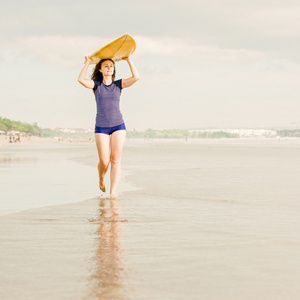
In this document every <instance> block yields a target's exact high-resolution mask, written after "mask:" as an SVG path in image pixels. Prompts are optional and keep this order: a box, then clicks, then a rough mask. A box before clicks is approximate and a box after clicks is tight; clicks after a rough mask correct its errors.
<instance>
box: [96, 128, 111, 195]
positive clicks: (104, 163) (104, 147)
mask: <svg viewBox="0 0 300 300" xmlns="http://www.w3.org/2000/svg"><path fill="white" fill-rule="evenodd" d="M95 141H96V146H97V150H98V156H99V163H98V172H99V188H100V190H101V191H102V192H105V191H106V188H105V181H104V177H105V174H106V172H107V170H108V166H109V162H110V149H109V148H110V136H109V135H107V134H103V133H95Z"/></svg>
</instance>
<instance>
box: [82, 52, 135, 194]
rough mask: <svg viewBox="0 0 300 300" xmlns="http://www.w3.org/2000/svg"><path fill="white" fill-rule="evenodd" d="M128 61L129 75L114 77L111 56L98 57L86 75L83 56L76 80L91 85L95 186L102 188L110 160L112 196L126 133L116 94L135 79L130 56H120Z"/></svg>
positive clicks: (119, 175)
mask: <svg viewBox="0 0 300 300" xmlns="http://www.w3.org/2000/svg"><path fill="white" fill-rule="evenodd" d="M124 60H126V61H127V62H128V65H129V67H130V70H131V74H132V76H131V77H130V78H127V79H119V80H116V81H115V75H116V70H115V63H114V61H113V60H111V59H102V60H100V62H99V63H98V64H97V65H96V66H95V69H94V71H93V74H92V77H91V79H86V78H85V77H86V72H87V69H88V67H89V65H90V63H91V61H92V60H91V59H90V58H89V57H88V56H86V57H85V64H84V67H83V69H82V70H81V72H80V74H79V77H78V81H79V82H80V83H81V84H82V85H83V86H84V87H86V88H88V89H93V91H94V94H95V98H96V103H97V116H96V126H95V141H96V146H97V150H98V156H99V163H98V172H99V187H100V190H101V191H103V192H105V191H106V187H105V181H104V177H105V174H106V172H107V170H108V166H109V163H111V170H110V195H111V197H112V198H115V197H116V190H117V186H118V183H119V181H120V177H121V155H122V150H123V145H124V142H125V137H126V127H125V124H124V120H123V117H122V114H121V112H120V106H119V104H120V96H121V91H122V89H123V88H127V87H129V86H131V85H133V84H134V83H135V82H136V81H138V80H139V74H138V71H137V69H136V68H135V66H134V64H133V62H132V59H131V57H128V58H124Z"/></svg>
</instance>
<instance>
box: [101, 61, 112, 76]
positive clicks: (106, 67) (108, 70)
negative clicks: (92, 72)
mask: <svg viewBox="0 0 300 300" xmlns="http://www.w3.org/2000/svg"><path fill="white" fill-rule="evenodd" d="M100 72H101V73H102V75H103V76H112V75H113V74H114V64H113V62H111V61H110V60H105V61H104V62H103V63H102V64H101V69H100Z"/></svg>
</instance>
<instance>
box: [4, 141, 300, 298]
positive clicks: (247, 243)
mask: <svg viewBox="0 0 300 300" xmlns="http://www.w3.org/2000/svg"><path fill="white" fill-rule="evenodd" d="M80 147H81V146H78V147H77V148H76V147H74V148H73V149H72V148H70V147H68V148H69V149H67V150H57V149H56V150H53V149H44V150H43V151H45V153H47V157H48V155H50V158H51V155H53V158H54V160H55V158H56V156H57V155H65V157H61V158H62V160H61V163H60V164H56V168H58V170H59V172H58V173H61V172H64V171H63V170H65V169H66V168H65V167H64V163H65V162H63V161H64V160H69V159H70V158H71V161H70V162H71V163H74V164H75V165H74V170H75V167H76V168H78V169H79V170H80V168H82V169H84V168H87V170H88V172H90V173H87V174H86V176H87V177H88V179H89V180H88V182H87V186H86V187H90V185H93V184H94V182H93V180H91V178H94V176H95V169H94V164H95V161H96V160H95V156H94V152H93V151H94V150H95V149H94V148H93V147H92V146H84V147H86V148H84V147H83V146H82V147H83V148H80ZM22 151H23V150H22ZM31 151H32V150H31ZM299 151H300V142H299V140H281V141H278V140H200V141H187V142H185V141H133V140H129V141H127V143H126V147H125V149H124V155H123V168H124V169H125V170H127V173H126V174H127V176H126V179H127V180H128V181H129V182H131V183H133V184H134V185H135V186H139V187H142V189H140V190H135V191H128V189H129V188H130V187H129V185H128V184H127V185H126V184H125V183H124V182H122V184H121V186H120V190H121V191H123V190H126V189H127V192H122V193H121V194H120V196H119V199H118V201H111V200H110V199H106V198H103V197H99V194H97V193H98V189H97V185H96V189H97V192H95V193H94V191H93V190H92V191H90V190H88V189H87V188H84V187H85V185H78V184H75V185H74V194H76V193H77V192H78V191H79V190H80V189H82V191H83V192H84V193H85V194H84V197H85V196H88V193H90V192H92V194H93V197H92V198H91V199H90V200H86V201H81V202H77V203H76V204H67V205H62V206H52V207H48V208H42V209H39V208H37V209H34V210H28V211H26V212H21V213H18V214H10V215H6V216H2V217H0V233H1V234H0V237H1V244H0V245H1V246H0V250H1V255H0V257H1V259H0V260H1V265H2V268H1V273H0V279H1V282H3V283H5V289H4V290H3V292H2V294H1V292H0V296H1V298H4V299H19V298H20V296H21V295H26V297H27V298H30V299H41V298H42V299H53V298H55V299H104V300H105V299H172V300H173V299H298V298H299V297H300V290H299V284H298V283H299V280H300V271H299V270H300V260H299V252H300V218H299V199H300V189H299V188H298V182H299V179H300V174H299V172H298V170H299V167H300V155H299ZM17 152H18V151H17ZM29 152H30V151H29ZM51 153H52V154H51ZM62 153H63V154H62ZM7 156H8V154H7V155H6V157H7ZM21 156H22V161H24V159H25V158H24V157H26V155H25V156H24V152H22V155H21ZM2 157H3V153H2ZM14 157H16V153H15V154H14ZM28 157H29V158H30V159H32V153H31V152H30V153H29V154H28ZM44 158H45V156H43V157H40V160H44ZM75 160H76V162H75ZM56 161H57V159H56ZM58 161H59V160H58ZM79 162H80V163H81V164H82V165H81V164H79ZM16 163H17V164H18V162H16ZM3 164H5V162H3V160H2V165H1V166H3ZM26 164H27V166H30V165H31V164H32V165H33V166H34V165H35V164H36V163H35V162H33V163H26ZM59 166H62V167H63V168H60V167H59ZM17 167H18V168H19V166H17ZM41 167H42V165H41ZM7 168H8V167H7ZM11 168H15V167H13V166H12V167H11ZM46 168H50V167H49V166H48V167H46ZM0 169H1V168H0ZM78 169H77V170H78ZM2 170H3V167H2V169H1V170H0V171H2ZM77 173H78V171H77ZM34 174H35V173H34ZM72 174H73V175H72ZM83 174H84V173H83ZM52 176H53V175H52ZM76 176H77V174H76V172H73V173H72V172H70V175H69V178H71V179H72V178H73V179H74V178H76ZM28 177H29V178H32V177H31V176H28ZM62 177H63V176H62ZM1 178H2V177H1ZM11 178H13V176H12V177H11ZM49 178H50V179H51V176H50V177H49ZM50 179H49V180H50ZM74 180H75V179H74ZM60 182H61V181H60ZM62 182H64V181H62ZM75 182H76V181H75ZM70 184H71V183H70ZM96 184H97V182H96ZM63 186H64V185H63ZM124 187H126V188H124ZM36 188H37V190H38V191H39V192H41V193H44V189H45V186H43V185H42V184H40V185H38V186H37V187H36ZM65 188H66V190H68V183H67V182H66V185H65ZM94 188H95V187H94V186H93V187H91V189H94ZM123 188H124V189H123ZM77 189H79V190H77ZM54 190H56V186H55V185H54ZM66 190H64V189H63V191H61V192H60V195H64V196H65V197H68V195H69V193H68V192H66ZM80 197H82V195H79V198H80ZM58 198H59V199H60V200H59V201H65V200H62V198H60V197H58ZM68 199H70V201H71V198H68ZM85 199H87V198H85ZM82 200H83V199H82ZM47 201H48V200H47ZM68 201H69V200H68ZM47 203H49V201H48V202H47ZM61 203H67V202H61ZM47 205H48V204H47ZM20 229H22V230H20ZM55 274H60V275H59V276H56V275H55ZM28 286H29V287H31V289H28V288H27V287H28ZM25 290H26V293H25V294H24V291H25ZM32 291H34V292H32ZM49 291H51V293H49ZM22 293H23V294H22Z"/></svg>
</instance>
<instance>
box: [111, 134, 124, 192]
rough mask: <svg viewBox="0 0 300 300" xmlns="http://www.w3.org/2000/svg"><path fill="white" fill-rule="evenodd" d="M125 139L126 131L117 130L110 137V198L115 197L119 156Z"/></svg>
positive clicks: (119, 164) (119, 175)
mask: <svg viewBox="0 0 300 300" xmlns="http://www.w3.org/2000/svg"><path fill="white" fill-rule="evenodd" d="M125 138H126V130H118V131H115V132H114V133H113V134H112V135H111V140H110V142H111V156H110V162H111V171H110V195H111V197H112V198H115V197H116V191H117V187H118V184H119V181H120V177H121V156H122V150H123V146H124V142H125Z"/></svg>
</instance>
